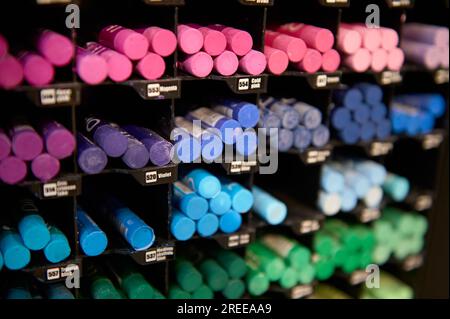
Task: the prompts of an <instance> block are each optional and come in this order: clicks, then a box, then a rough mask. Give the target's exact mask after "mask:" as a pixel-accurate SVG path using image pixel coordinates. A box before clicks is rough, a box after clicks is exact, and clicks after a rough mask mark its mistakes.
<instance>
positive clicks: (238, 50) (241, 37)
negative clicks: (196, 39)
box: [209, 24, 253, 56]
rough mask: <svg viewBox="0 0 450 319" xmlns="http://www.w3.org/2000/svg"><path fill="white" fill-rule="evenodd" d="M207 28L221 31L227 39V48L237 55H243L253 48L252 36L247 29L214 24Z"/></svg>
mask: <svg viewBox="0 0 450 319" xmlns="http://www.w3.org/2000/svg"><path fill="white" fill-rule="evenodd" d="M209 28H211V29H213V30H217V31H220V32H222V33H223V34H224V35H225V37H226V39H227V49H228V50H230V51H232V52H234V53H235V54H236V55H237V56H244V55H246V54H247V53H249V52H250V50H251V49H252V48H253V38H252V36H251V35H250V33H248V32H247V31H243V30H238V29H235V28H231V27H226V26H223V25H219V24H215V25H210V26H209Z"/></svg>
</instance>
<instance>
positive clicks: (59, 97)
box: [40, 89, 72, 105]
mask: <svg viewBox="0 0 450 319" xmlns="http://www.w3.org/2000/svg"><path fill="white" fill-rule="evenodd" d="M40 96H41V104H42V105H54V104H61V103H68V102H70V101H71V100H72V89H43V90H41V94H40Z"/></svg>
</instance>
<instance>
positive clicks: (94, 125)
mask: <svg viewBox="0 0 450 319" xmlns="http://www.w3.org/2000/svg"><path fill="white" fill-rule="evenodd" d="M85 122H86V132H87V133H89V134H90V136H91V137H92V139H93V140H94V141H95V143H97V145H98V146H100V147H101V148H102V149H103V150H104V151H105V153H106V154H107V155H108V156H110V157H115V158H116V157H121V156H122V155H123V154H125V152H126V151H127V145H128V140H127V137H126V136H124V135H123V134H121V132H120V130H119V129H118V127H117V125H115V124H113V123H108V122H105V121H103V120H100V119H98V118H94V117H89V118H87V119H86V121H85Z"/></svg>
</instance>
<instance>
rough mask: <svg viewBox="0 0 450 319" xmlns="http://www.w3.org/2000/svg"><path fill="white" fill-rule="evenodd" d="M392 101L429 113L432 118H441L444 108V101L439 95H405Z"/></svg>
mask: <svg viewBox="0 0 450 319" xmlns="http://www.w3.org/2000/svg"><path fill="white" fill-rule="evenodd" d="M394 101H395V102H399V103H404V104H407V105H410V106H412V107H415V108H417V109H421V110H424V111H427V112H431V113H432V114H433V116H434V117H441V116H443V115H444V113H445V108H446V103H445V99H444V97H443V96H442V95H439V94H405V95H400V96H397V97H395V98H394Z"/></svg>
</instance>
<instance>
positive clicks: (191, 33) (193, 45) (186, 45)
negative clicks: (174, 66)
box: [177, 24, 204, 54]
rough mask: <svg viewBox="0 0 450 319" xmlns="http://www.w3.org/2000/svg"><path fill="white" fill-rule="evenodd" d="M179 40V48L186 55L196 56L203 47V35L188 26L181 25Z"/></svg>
mask: <svg viewBox="0 0 450 319" xmlns="http://www.w3.org/2000/svg"><path fill="white" fill-rule="evenodd" d="M177 38H178V48H179V49H180V50H181V51H183V52H184V53H186V54H195V53H197V52H199V51H200V50H201V49H202V47H203V43H204V39H203V34H202V33H201V32H200V31H199V30H197V29H195V28H193V27H190V26H188V25H185V24H180V25H179V26H178V28H177Z"/></svg>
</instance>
